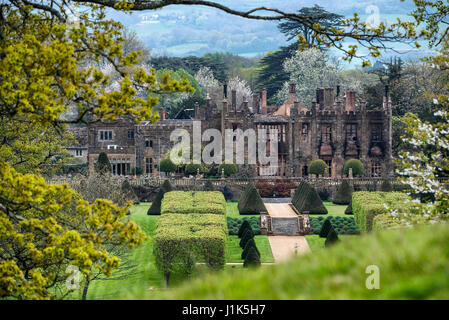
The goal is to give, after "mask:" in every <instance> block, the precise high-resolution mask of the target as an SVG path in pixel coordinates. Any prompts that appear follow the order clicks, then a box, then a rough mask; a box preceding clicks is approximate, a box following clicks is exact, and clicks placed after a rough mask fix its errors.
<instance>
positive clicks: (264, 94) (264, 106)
mask: <svg viewBox="0 0 449 320" xmlns="http://www.w3.org/2000/svg"><path fill="white" fill-rule="evenodd" d="M261 109H262V110H261V113H262V114H267V113H268V110H267V90H266V89H265V88H264V89H262V107H261Z"/></svg>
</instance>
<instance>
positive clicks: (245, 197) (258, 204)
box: [238, 182, 267, 214]
mask: <svg viewBox="0 0 449 320" xmlns="http://www.w3.org/2000/svg"><path fill="white" fill-rule="evenodd" d="M238 209H239V213H240V214H260V213H262V212H267V209H266V208H265V205H264V204H263V201H262V198H261V197H260V194H259V192H258V191H257V189H256V187H255V186H254V184H253V183H252V182H250V183H248V185H247V186H246V189H245V192H244V193H243V194H242V197H241V198H240V200H239V204H238Z"/></svg>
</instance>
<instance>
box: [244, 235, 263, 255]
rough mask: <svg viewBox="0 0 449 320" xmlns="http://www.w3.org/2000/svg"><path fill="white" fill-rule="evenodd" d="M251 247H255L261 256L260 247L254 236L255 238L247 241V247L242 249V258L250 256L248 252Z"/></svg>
mask: <svg viewBox="0 0 449 320" xmlns="http://www.w3.org/2000/svg"><path fill="white" fill-rule="evenodd" d="M251 248H254V249H255V250H256V252H257V255H258V256H259V258H260V252H259V249H257V246H256V242H255V241H254V238H253V239H249V240H248V242H247V243H246V245H245V248H244V249H243V251H242V260H245V259H246V257H247V256H248V252H249V250H250V249H251Z"/></svg>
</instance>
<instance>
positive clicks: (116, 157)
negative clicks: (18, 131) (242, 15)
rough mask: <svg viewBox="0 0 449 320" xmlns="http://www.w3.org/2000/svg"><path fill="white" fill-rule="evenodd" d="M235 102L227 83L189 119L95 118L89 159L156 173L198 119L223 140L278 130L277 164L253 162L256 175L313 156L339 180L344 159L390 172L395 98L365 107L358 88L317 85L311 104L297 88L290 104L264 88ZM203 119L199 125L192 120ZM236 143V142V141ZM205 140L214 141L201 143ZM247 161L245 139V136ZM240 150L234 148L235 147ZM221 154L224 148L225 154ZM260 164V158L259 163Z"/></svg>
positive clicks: (292, 170) (300, 164)
mask: <svg viewBox="0 0 449 320" xmlns="http://www.w3.org/2000/svg"><path fill="white" fill-rule="evenodd" d="M259 91H260V92H259V93H258V94H254V95H253V96H252V97H251V102H249V101H247V100H246V99H245V101H244V102H243V104H242V105H241V106H237V105H236V92H235V91H233V92H232V93H231V97H230V99H229V100H228V97H227V95H226V92H227V88H226V85H225V86H224V90H223V92H224V93H223V96H222V98H223V99H222V100H221V101H216V100H212V99H210V98H207V99H206V103H205V105H204V106H201V107H200V106H199V105H196V106H195V110H194V116H193V117H192V118H190V119H172V120H168V119H165V116H164V113H163V111H161V120H160V121H159V122H158V123H154V124H152V123H149V122H143V123H141V124H139V125H136V124H134V123H132V122H129V121H125V120H123V121H118V122H114V123H109V122H105V121H101V122H97V123H95V124H92V125H89V127H88V161H89V168H90V169H93V166H94V163H95V161H96V159H97V158H98V154H99V153H100V152H102V151H104V152H106V153H107V154H108V156H109V159H110V160H111V163H112V165H113V172H114V174H120V175H124V174H130V173H132V171H133V168H135V167H139V168H142V170H143V173H144V174H148V175H156V174H157V170H156V167H155V166H156V165H157V163H159V161H160V160H161V159H163V158H164V157H165V155H166V153H167V151H168V150H170V149H171V147H172V146H173V144H174V142H172V141H170V134H171V132H172V131H173V130H175V129H185V130H187V132H188V133H189V134H190V135H191V136H192V134H193V132H194V126H195V125H198V123H200V126H201V134H202V133H203V132H204V131H205V130H206V129H217V130H219V131H220V132H221V133H222V142H223V145H224V142H225V139H226V138H225V135H224V132H225V129H232V130H233V131H234V132H237V131H236V130H237V129H241V130H242V131H243V132H244V131H245V130H247V129H256V133H257V132H258V131H257V129H266V130H267V132H270V130H273V129H276V130H277V132H278V141H279V143H278V158H279V159H278V165H277V166H275V167H274V166H268V167H266V166H262V165H259V164H250V165H248V167H249V168H251V169H252V172H254V173H255V174H256V175H259V176H275V177H289V176H305V175H307V166H308V164H309V163H310V161H312V160H314V159H323V160H324V161H326V163H327V164H328V165H329V176H331V177H339V176H341V173H342V167H343V164H344V162H345V161H346V160H347V159H350V158H356V159H360V160H361V161H362V162H363V164H364V165H365V168H366V175H367V176H383V177H386V176H391V175H392V174H393V164H392V150H391V146H392V141H391V130H392V129H391V107H390V105H391V103H389V101H388V99H387V98H384V105H383V106H382V108H380V109H379V110H375V111H373V110H366V108H365V104H364V103H360V104H359V105H356V97H355V93H354V92H351V91H348V92H346V94H345V96H342V95H340V89H339V88H338V87H337V93H336V94H335V93H334V90H333V89H331V88H326V89H317V91H316V95H317V97H316V100H314V101H313V103H312V106H310V108H307V107H305V106H303V105H302V104H300V103H299V102H297V101H295V100H296V93H295V85H294V84H291V85H290V94H289V98H288V99H287V101H286V102H285V103H284V104H282V105H281V106H267V95H266V90H264V89H263V88H260V90H259ZM195 121H199V122H195ZM234 141H235V139H234ZM203 143H204V144H208V143H209V142H203ZM245 144H246V145H245V155H244V156H245V163H247V162H246V159H247V151H248V148H247V144H248V141H247V139H245ZM234 147H235V146H234ZM223 153H224V152H223ZM257 163H259V161H257Z"/></svg>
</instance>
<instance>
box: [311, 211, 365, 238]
mask: <svg viewBox="0 0 449 320" xmlns="http://www.w3.org/2000/svg"><path fill="white" fill-rule="evenodd" d="M326 220H329V222H330V224H331V225H332V227H333V228H334V229H335V231H336V232H337V233H338V234H348V235H353V234H359V233H360V232H359V230H358V228H357V225H356V224H355V220H354V218H353V217H342V216H329V217H326V218H324V217H322V216H321V217H310V227H311V231H312V233H313V234H317V235H320V237H321V231H322V229H323V226H324V222H325V221H326ZM328 233H329V230H327V231H323V236H322V237H324V238H325V237H326V236H327V234H328Z"/></svg>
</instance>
